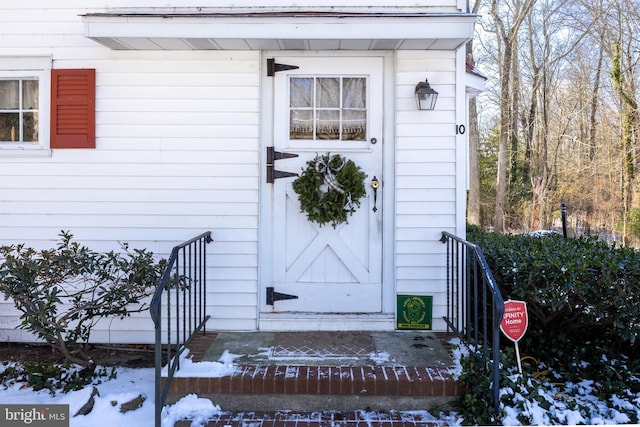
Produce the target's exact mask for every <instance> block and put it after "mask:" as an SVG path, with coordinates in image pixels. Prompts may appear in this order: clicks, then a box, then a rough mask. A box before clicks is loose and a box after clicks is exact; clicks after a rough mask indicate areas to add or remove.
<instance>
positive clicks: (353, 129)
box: [342, 110, 367, 141]
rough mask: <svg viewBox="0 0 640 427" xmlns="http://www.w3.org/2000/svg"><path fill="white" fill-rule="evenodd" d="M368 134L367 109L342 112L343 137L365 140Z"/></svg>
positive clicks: (349, 139) (350, 139) (352, 139)
mask: <svg viewBox="0 0 640 427" xmlns="http://www.w3.org/2000/svg"><path fill="white" fill-rule="evenodd" d="M366 136H367V113H366V111H358V110H346V111H344V112H343V113H342V139H343V140H345V141H364V140H365V138H366Z"/></svg>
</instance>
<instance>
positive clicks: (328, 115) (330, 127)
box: [316, 110, 340, 139]
mask: <svg viewBox="0 0 640 427" xmlns="http://www.w3.org/2000/svg"><path fill="white" fill-rule="evenodd" d="M317 114H318V117H317V123H316V138H317V139H340V112H339V111H337V110H328V111H327V110H321V111H318V113H317Z"/></svg>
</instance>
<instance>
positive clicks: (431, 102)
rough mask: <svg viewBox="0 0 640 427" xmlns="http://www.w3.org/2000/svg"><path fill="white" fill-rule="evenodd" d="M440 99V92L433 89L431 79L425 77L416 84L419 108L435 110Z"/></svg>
mask: <svg viewBox="0 0 640 427" xmlns="http://www.w3.org/2000/svg"><path fill="white" fill-rule="evenodd" d="M437 101H438V92H436V91H435V90H433V88H432V87H431V85H430V84H429V81H428V80H427V79H425V80H424V81H423V82H420V83H418V84H417V85H416V103H417V105H418V110H433V109H434V108H436V102H437Z"/></svg>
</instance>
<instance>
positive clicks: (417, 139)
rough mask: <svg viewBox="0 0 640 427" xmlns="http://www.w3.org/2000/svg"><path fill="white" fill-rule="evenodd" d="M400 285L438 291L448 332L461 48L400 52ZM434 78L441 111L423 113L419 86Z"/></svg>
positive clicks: (437, 321)
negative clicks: (448, 237) (447, 237)
mask: <svg viewBox="0 0 640 427" xmlns="http://www.w3.org/2000/svg"><path fill="white" fill-rule="evenodd" d="M396 67H397V76H396V77H397V79H396V94H397V97H398V100H397V103H396V104H397V105H398V111H397V113H396V153H395V154H396V227H397V228H396V251H397V254H396V283H397V293H398V294H409V295H414V294H417V295H432V296H433V322H434V323H433V328H434V329H436V330H444V329H445V328H446V326H445V325H444V322H443V321H442V320H441V318H442V316H443V315H444V314H445V313H444V312H445V311H446V289H445V287H444V283H445V279H446V271H445V266H444V260H445V246H444V245H443V244H442V243H440V242H438V239H439V238H440V232H441V231H442V230H451V229H452V228H455V225H456V192H457V181H456V172H457V165H456V155H457V152H456V146H455V137H454V132H453V123H455V94H456V93H455V83H456V74H455V69H456V55H455V52H443V51H435V52H427V53H426V54H424V53H422V52H405V51H398V52H397V64H396ZM425 78H428V79H429V83H430V84H431V85H432V86H433V87H435V88H436V90H437V91H438V92H439V97H438V108H437V111H417V110H416V109H415V99H414V96H413V88H414V87H415V84H416V82H417V81H420V80H424V79H425Z"/></svg>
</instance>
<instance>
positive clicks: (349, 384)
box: [163, 334, 462, 411]
mask: <svg viewBox="0 0 640 427" xmlns="http://www.w3.org/2000/svg"><path fill="white" fill-rule="evenodd" d="M214 336H215V335H214ZM211 342H212V337H211V334H207V336H205V337H199V338H197V339H196V340H194V341H193V342H192V343H191V344H190V346H189V347H190V349H189V350H190V356H191V359H192V360H193V361H195V362H197V361H201V360H202V355H203V352H204V351H205V350H206V348H207V347H208V345H209V344H210V343H211ZM164 380H165V379H164V378H163V381H164ZM191 393H194V394H197V395H198V396H200V397H208V398H210V399H211V400H212V401H213V402H214V403H215V404H219V405H220V406H221V407H222V408H223V409H225V410H249V409H250V410H265V411H270V410H281V409H289V410H291V409H294V410H302V409H306V410H327V409H335V410H352V409H353V410H355V409H362V408H365V407H374V408H376V409H380V410H391V409H394V410H395V409H401V410H415V409H428V408H429V407H431V406H433V405H438V406H442V405H447V404H448V403H450V402H452V401H453V400H455V399H456V398H457V397H458V396H459V395H460V394H462V389H461V387H460V386H459V385H458V383H457V381H456V380H455V379H454V378H453V377H452V376H451V374H450V372H449V368H447V367H430V366H370V365H366V366H364V365H363V366H314V365H302V364H296V365H289V364H286V365H285V364H280V365H278V364H276V365H271V364H269V365H268V364H241V365H238V366H237V368H236V369H235V370H234V372H233V373H231V374H225V375H223V376H217V377H204V376H203V377H176V378H174V379H173V380H172V383H171V387H170V390H169V396H168V402H174V401H177V400H178V399H180V398H181V397H183V396H185V395H187V394H191Z"/></svg>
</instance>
